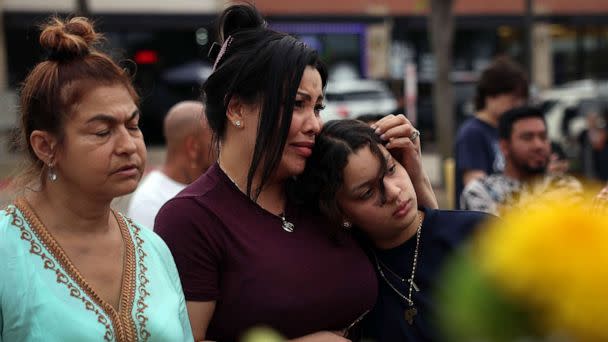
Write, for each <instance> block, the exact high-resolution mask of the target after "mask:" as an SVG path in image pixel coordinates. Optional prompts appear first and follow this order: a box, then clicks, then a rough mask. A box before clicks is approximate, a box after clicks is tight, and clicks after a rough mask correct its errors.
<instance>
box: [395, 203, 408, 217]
mask: <svg viewBox="0 0 608 342" xmlns="http://www.w3.org/2000/svg"><path fill="white" fill-rule="evenodd" d="M411 204H412V200H411V199H409V200H407V201H405V202H403V203H401V204H399V205H398V206H397V209H395V211H393V216H395V217H403V216H405V215H406V214H407V213H408V212H409V211H410V208H411Z"/></svg>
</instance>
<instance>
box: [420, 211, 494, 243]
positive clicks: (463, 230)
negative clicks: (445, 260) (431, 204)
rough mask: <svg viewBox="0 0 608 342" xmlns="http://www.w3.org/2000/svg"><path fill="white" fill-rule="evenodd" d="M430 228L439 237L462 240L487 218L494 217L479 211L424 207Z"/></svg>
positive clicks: (478, 227)
mask: <svg viewBox="0 0 608 342" xmlns="http://www.w3.org/2000/svg"><path fill="white" fill-rule="evenodd" d="M425 214H426V220H427V221H428V223H429V226H430V229H431V230H432V231H433V232H434V234H435V235H437V236H438V237H440V238H443V239H448V240H462V239H465V238H468V237H469V236H470V235H472V234H474V233H475V231H477V230H478V229H480V227H482V226H483V225H484V223H485V222H487V221H488V220H491V219H494V218H496V217H495V216H493V215H490V214H487V213H483V212H480V211H469V210H441V209H425Z"/></svg>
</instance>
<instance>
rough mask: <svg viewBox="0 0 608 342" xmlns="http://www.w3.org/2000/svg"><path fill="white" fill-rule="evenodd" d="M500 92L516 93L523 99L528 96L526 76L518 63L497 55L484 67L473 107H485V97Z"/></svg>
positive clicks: (477, 108)
mask: <svg viewBox="0 0 608 342" xmlns="http://www.w3.org/2000/svg"><path fill="white" fill-rule="evenodd" d="M502 94H517V95H518V96H521V97H523V98H525V99H527V98H528V96H529V87H528V76H527V75H526V72H525V71H524V70H523V69H522V67H521V66H519V64H517V63H515V62H514V61H513V60H511V59H510V58H507V57H499V58H497V59H495V60H494V62H492V64H490V66H489V67H488V68H487V69H485V70H484V71H483V72H482V74H481V78H480V79H479V82H477V91H476V94H475V109H476V110H482V109H484V108H485V107H486V98H488V97H490V96H497V95H502Z"/></svg>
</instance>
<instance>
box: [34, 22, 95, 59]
mask: <svg viewBox="0 0 608 342" xmlns="http://www.w3.org/2000/svg"><path fill="white" fill-rule="evenodd" d="M101 38H102V35H101V34H99V33H96V32H95V29H94V28H93V24H92V23H91V22H90V21H89V19H87V18H84V17H74V18H71V19H66V20H62V19H60V18H57V17H55V18H52V19H51V20H50V21H49V22H48V23H47V24H45V25H44V26H43V27H42V33H41V34H40V45H41V46H42V48H44V49H45V50H47V51H48V53H49V55H48V58H49V59H50V60H57V61H61V60H69V59H73V58H78V57H83V56H86V55H88V54H89V53H90V51H91V47H92V46H93V45H94V44H95V43H97V42H98V41H99V40H100V39H101Z"/></svg>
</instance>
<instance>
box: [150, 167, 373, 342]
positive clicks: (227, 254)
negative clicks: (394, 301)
mask: <svg viewBox="0 0 608 342" xmlns="http://www.w3.org/2000/svg"><path fill="white" fill-rule="evenodd" d="M285 216H286V218H287V220H288V221H290V222H292V223H293V224H294V225H295V230H294V232H293V233H288V232H286V231H284V230H283V229H282V227H281V219H280V218H279V217H277V216H276V215H273V214H271V213H269V212H268V211H266V210H264V209H262V208H261V207H259V206H258V205H257V204H255V203H254V202H253V201H251V200H250V199H249V198H248V197H247V196H246V195H245V194H243V193H242V192H241V191H240V190H238V188H237V187H236V186H235V185H234V184H233V183H232V182H231V181H230V179H229V178H228V177H227V176H226V174H225V173H224V172H223V171H222V170H221V169H220V168H219V166H218V165H217V164H215V165H213V166H212V167H211V168H210V169H209V170H208V171H207V173H205V174H204V175H203V176H201V177H200V178H199V179H198V180H196V181H195V182H194V183H192V184H191V185H190V186H188V187H187V188H186V189H184V190H183V191H182V192H181V193H179V194H178V195H177V196H176V197H175V198H173V199H171V200H170V201H169V202H167V203H166V204H165V205H164V206H163V208H162V209H161V210H160V212H159V213H158V215H157V216H156V222H155V225H154V230H155V231H156V232H157V233H158V234H159V235H160V236H161V237H162V238H163V239H164V240H165V242H166V243H167V245H168V246H169V248H170V249H171V252H172V253H173V257H174V258H175V262H176V264H177V268H178V271H179V274H180V278H181V281H182V285H183V288H184V293H185V295H186V300H188V301H216V307H215V312H214V314H213V318H212V320H211V322H210V324H209V327H208V329H207V336H206V339H210V340H218V341H235V340H237V339H238V337H239V336H240V335H241V334H242V333H243V332H245V331H246V330H247V329H248V328H251V327H252V326H256V325H266V326H270V327H272V328H274V329H275V330H277V331H278V332H280V333H281V334H283V335H284V336H285V337H287V338H294V337H300V336H303V335H306V334H310V333H314V332H317V331H321V330H338V329H344V328H345V327H347V326H348V325H349V324H350V323H352V322H353V321H354V320H355V319H356V318H357V317H359V316H360V315H361V314H362V313H364V312H365V311H366V310H369V309H371V308H372V306H373V305H374V303H375V301H376V295H377V283H376V276H375V273H374V270H373V268H372V265H371V263H370V262H369V260H368V259H367V257H366V256H365V254H364V253H363V251H362V250H361V249H360V248H359V247H358V246H357V244H356V243H355V241H354V240H353V239H351V238H350V237H349V236H348V235H347V234H344V236H342V237H341V239H340V243H336V242H334V241H332V240H330V239H329V238H328V235H327V233H326V231H327V229H329V227H328V222H327V220H325V219H324V218H323V217H320V216H316V215H313V214H312V213H310V212H308V211H307V210H305V209H303V208H300V207H296V206H292V205H289V204H288V206H287V209H286V212H285Z"/></svg>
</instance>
